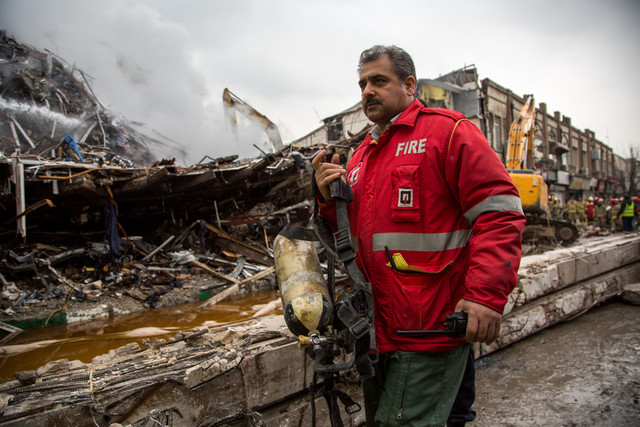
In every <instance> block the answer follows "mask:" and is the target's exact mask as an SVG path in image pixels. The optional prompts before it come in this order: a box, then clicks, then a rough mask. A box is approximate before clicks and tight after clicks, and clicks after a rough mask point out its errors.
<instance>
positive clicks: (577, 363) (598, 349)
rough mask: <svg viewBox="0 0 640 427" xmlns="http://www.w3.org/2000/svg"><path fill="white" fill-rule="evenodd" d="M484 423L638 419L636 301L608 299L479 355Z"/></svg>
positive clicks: (479, 406)
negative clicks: (481, 357)
mask: <svg viewBox="0 0 640 427" xmlns="http://www.w3.org/2000/svg"><path fill="white" fill-rule="evenodd" d="M476 387H477V390H476V391H477V398H476V403H475V405H474V409H475V410H476V412H477V417H476V420H475V421H474V422H473V423H472V424H470V425H473V426H476V427H484V426H487V427H488V426H491V427H493V426H505V427H508V426H640V307H638V306H633V305H627V304H624V303H621V302H611V303H608V304H605V305H604V306H601V307H598V308H595V309H593V310H591V311H589V312H588V313H586V314H584V315H583V316H581V317H579V318H577V319H574V320H572V321H570V322H567V323H563V324H561V325H557V326H555V327H552V328H549V329H546V330H545V331H543V332H541V333H539V334H537V335H534V336H532V337H529V338H527V339H525V340H523V341H520V342H518V343H516V344H515V345H513V346H511V347H508V348H506V349H503V350H500V351H499V352H498V353H495V354H493V355H489V356H487V357H484V358H483V359H481V360H479V361H478V362H477V377H476Z"/></svg>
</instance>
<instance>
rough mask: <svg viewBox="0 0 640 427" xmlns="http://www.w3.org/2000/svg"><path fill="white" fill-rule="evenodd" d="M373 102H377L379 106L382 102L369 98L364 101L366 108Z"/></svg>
mask: <svg viewBox="0 0 640 427" xmlns="http://www.w3.org/2000/svg"><path fill="white" fill-rule="evenodd" d="M372 102H377V103H378V104H380V100H379V99H378V98H367V99H366V100H365V101H364V106H365V107H366V106H367V105H369V104H371V103H372Z"/></svg>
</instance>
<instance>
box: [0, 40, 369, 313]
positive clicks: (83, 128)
mask: <svg viewBox="0 0 640 427" xmlns="http://www.w3.org/2000/svg"><path fill="white" fill-rule="evenodd" d="M349 142H352V143H355V142H357V141H355V140H354V141H348V142H344V143H342V144H338V146H337V148H336V152H344V151H345V150H344V148H348V147H349ZM157 144H163V141H161V140H158V139H154V138H150V137H148V136H146V135H145V134H143V133H141V132H139V131H137V130H136V129H135V128H134V126H133V125H131V124H130V123H129V122H127V120H125V119H124V118H122V117H119V116H117V115H114V114H113V113H111V112H110V111H108V110H107V109H106V108H105V107H104V106H103V105H102V104H101V103H100V101H99V100H98V99H97V98H96V96H95V95H94V93H93V91H92V90H91V86H90V84H89V80H88V76H87V75H86V74H85V73H83V72H82V71H81V70H79V69H77V68H75V67H73V66H70V65H69V64H66V63H65V62H64V60H62V59H61V58H59V57H57V56H56V55H55V54H53V53H51V52H48V51H46V52H40V51H37V50H36V49H34V48H32V47H29V46H26V45H23V44H20V43H18V42H16V41H15V40H14V39H13V38H10V37H8V36H7V35H6V34H5V33H0V282H1V289H2V293H1V295H0V310H2V311H1V312H0V320H3V319H4V320H5V321H8V320H10V319H11V318H13V317H16V316H17V317H21V316H25V312H28V310H29V307H30V306H32V305H34V304H37V303H39V302H43V301H47V300H53V301H57V303H56V304H58V305H62V303H63V302H64V301H66V302H69V301H70V300H74V301H83V300H96V301H97V300H98V298H99V297H100V296H101V295H107V294H111V295H116V296H121V295H122V294H127V295H132V296H133V295H135V297H136V299H138V300H139V301H143V302H144V303H145V304H146V305H147V306H150V307H153V306H155V305H156V303H157V301H158V299H159V298H160V297H161V296H162V295H163V293H166V292H168V291H170V290H171V289H173V288H176V287H180V286H181V285H182V281H184V280H186V279H189V278H193V277H195V276H207V277H209V278H212V279H213V282H214V285H215V286H225V285H229V284H232V283H234V284H236V285H237V284H238V283H241V282H242V280H239V279H238V277H239V276H240V275H243V274H244V277H245V280H246V277H250V276H252V275H255V274H257V273H258V272H260V271H264V270H265V269H268V268H269V267H270V266H272V265H273V257H272V253H271V250H270V245H271V242H272V239H273V238H274V237H275V235H276V234H277V233H278V232H279V231H280V229H281V228H282V227H283V226H284V225H285V224H287V223H305V222H306V221H307V220H308V218H309V216H310V213H311V206H312V205H311V203H310V201H309V200H310V198H311V194H310V193H311V192H310V178H311V167H310V163H309V159H310V158H311V157H312V156H313V155H314V153H315V151H317V150H316V149H314V148H297V150H296V151H294V150H293V147H285V148H284V149H282V150H281V151H279V152H276V153H264V154H265V155H264V156H262V157H260V158H256V159H249V160H239V159H238V156H231V157H226V158H216V159H212V158H209V157H205V158H203V159H202V160H201V161H200V162H199V163H198V164H196V165H193V166H191V167H179V166H176V164H175V160H174V159H172V160H157V159H155V157H154V155H153V148H154V147H155V146H157ZM340 147H342V148H340ZM214 285H211V284H210V285H209V286H210V287H211V286H214ZM215 286H214V287H215ZM214 293H215V292H214Z"/></svg>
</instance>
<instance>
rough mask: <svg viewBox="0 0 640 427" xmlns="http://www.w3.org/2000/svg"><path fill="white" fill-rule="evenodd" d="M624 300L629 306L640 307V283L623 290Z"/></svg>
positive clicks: (632, 284)
mask: <svg viewBox="0 0 640 427" xmlns="http://www.w3.org/2000/svg"><path fill="white" fill-rule="evenodd" d="M622 299H623V300H624V302H626V303H627V304H633V305H640V283H631V284H629V285H626V286H625V287H624V288H622Z"/></svg>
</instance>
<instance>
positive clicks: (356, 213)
mask: <svg viewBox="0 0 640 427" xmlns="http://www.w3.org/2000/svg"><path fill="white" fill-rule="evenodd" d="M463 119H464V116H462V115H461V114H460V113H457V112H455V111H451V110H444V109H430V108H425V107H423V106H422V104H421V103H420V102H419V101H417V100H416V101H414V102H413V103H412V104H410V105H409V106H408V107H407V108H406V109H405V111H404V112H403V113H402V114H401V115H400V116H399V117H398V119H397V120H396V121H395V122H394V123H393V124H392V125H391V126H390V127H389V128H388V129H387V131H386V132H385V133H384V134H383V135H382V136H380V138H379V140H378V141H376V140H374V139H373V138H372V137H371V135H368V136H367V138H366V139H365V140H364V141H363V142H362V143H361V144H360V145H359V146H358V148H357V149H356V151H355V153H354V155H353V157H352V159H351V160H350V162H349V165H348V167H347V180H348V182H349V183H350V184H351V186H352V189H353V195H354V201H353V203H351V204H350V205H349V206H348V212H349V220H350V225H351V234H352V236H353V237H354V239H355V242H356V244H357V250H358V252H357V258H356V262H357V264H358V266H359V267H360V269H361V270H362V271H363V273H364V274H365V276H366V277H367V279H368V280H369V281H370V282H371V283H372V288H373V298H374V311H375V329H376V345H377V347H378V350H379V351H380V352H381V353H386V352H390V351H395V350H403V351H445V350H450V349H453V348H455V347H456V346H458V345H460V344H461V343H463V342H464V339H462V338H458V339H453V338H448V337H446V336H435V337H428V338H416V337H410V336H409V337H407V336H398V335H397V334H396V331H398V330H427V329H443V323H444V321H445V316H446V315H447V314H450V313H451V312H453V311H454V308H455V305H456V303H457V302H458V301H459V300H460V299H461V298H465V299H467V300H470V301H474V302H477V303H480V304H484V305H486V306H488V307H491V308H492V309H494V310H496V311H499V312H502V310H503V309H504V305H505V304H506V302H507V296H508V294H509V292H511V290H512V289H513V288H514V287H515V284H516V282H517V270H518V266H519V265H520V257H521V242H522V230H523V228H524V223H525V218H524V215H523V213H522V207H521V203H520V198H519V196H518V191H517V189H516V187H515V186H514V185H513V182H512V181H511V178H510V177H509V175H508V174H507V172H506V170H505V167H504V166H503V164H502V163H501V162H500V160H499V159H498V157H497V156H496V154H495V153H494V151H493V150H492V149H491V147H490V146H489V144H488V143H487V141H486V139H485V138H484V136H483V135H482V133H481V132H480V130H479V129H478V128H477V127H476V126H475V125H474V124H473V123H471V122H470V121H468V120H463ZM334 209H335V203H326V204H322V205H321V214H322V216H323V217H325V218H327V219H328V220H329V221H330V222H333V223H334V224H335V211H334ZM332 211H333V212H332ZM387 250H388V253H389V254H391V258H392V259H393V260H394V265H395V266H396V268H397V270H394V269H393V268H392V265H391V262H390V259H389V256H388V253H387Z"/></svg>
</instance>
